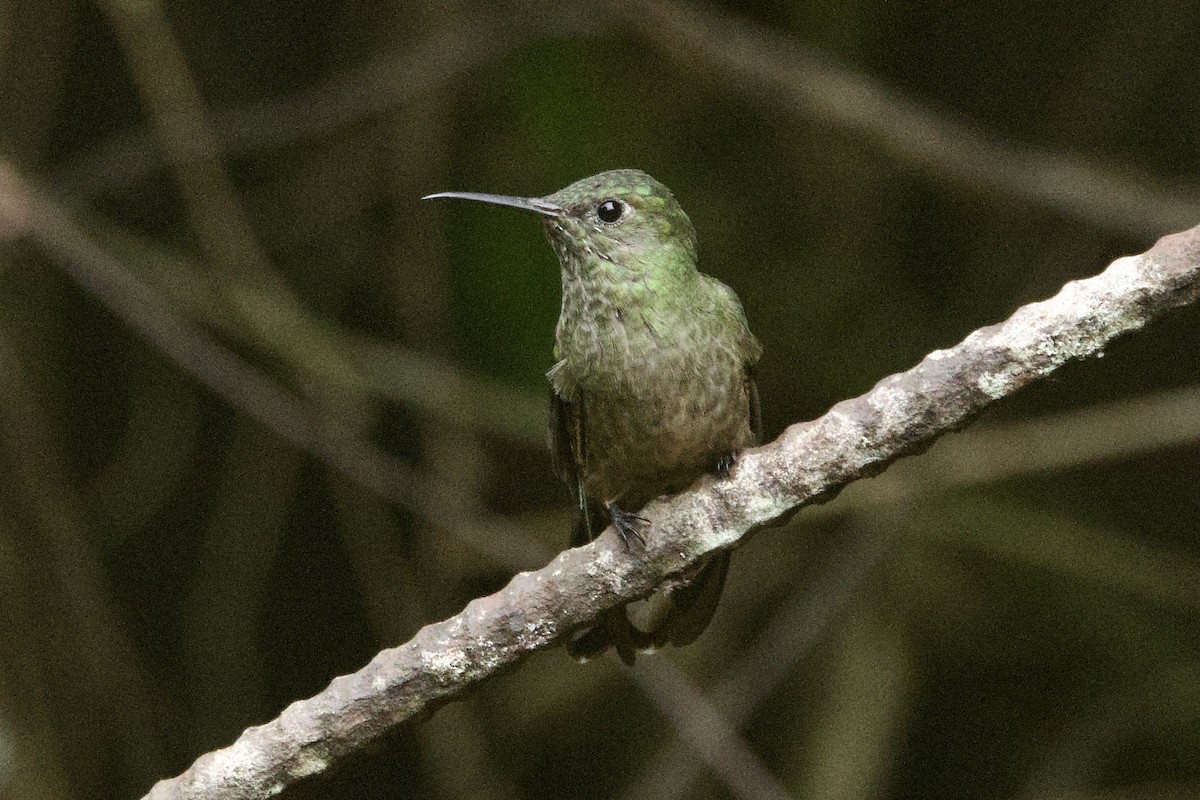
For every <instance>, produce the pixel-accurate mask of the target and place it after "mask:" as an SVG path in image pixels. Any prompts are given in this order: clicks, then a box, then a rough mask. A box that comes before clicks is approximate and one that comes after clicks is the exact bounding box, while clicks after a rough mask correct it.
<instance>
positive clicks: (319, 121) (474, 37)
mask: <svg viewBox="0 0 1200 800" xmlns="http://www.w3.org/2000/svg"><path fill="white" fill-rule="evenodd" d="M595 11H596V8H595V7H594V6H588V7H584V6H583V5H580V6H579V7H578V8H576V9H573V10H572V9H568V10H567V12H568V13H556V14H554V15H553V19H547V16H546V15H545V14H544V13H543V12H542V11H540V10H538V9H536V7H533V6H525V5H520V4H519V5H517V6H488V7H486V8H485V7H482V6H481V7H480V10H478V11H474V12H472V13H470V14H468V15H467V16H465V17H461V18H457V19H456V20H455V24H454V25H453V26H451V27H446V28H441V29H438V30H435V31H432V32H430V33H429V34H428V35H426V36H424V37H422V38H421V39H420V40H419V41H417V42H415V43H413V44H412V45H410V46H408V47H405V48H404V49H403V50H399V51H394V52H387V53H383V54H381V55H379V56H377V57H376V58H374V59H372V60H371V61H369V62H367V63H366V64H364V65H363V66H362V67H360V68H359V69H358V70H355V71H352V72H348V73H345V74H341V75H337V76H335V77H333V78H329V79H328V80H325V81H323V82H321V83H318V84H317V85H315V86H312V87H311V88H308V89H305V90H303V91H300V92H297V93H295V94H290V95H283V96H279V97H272V98H267V99H265V100H261V101H258V102H255V103H252V104H250V105H247V106H244V107H241V108H233V109H225V110H216V111H214V112H213V113H212V115H211V117H210V120H211V125H212V130H213V133H214V136H215V139H216V142H217V146H218V147H219V148H220V152H222V153H225V154H226V155H231V154H237V153H247V152H254V151H257V150H266V149H271V148H278V147H284V146H286V145H288V144H292V143H295V142H302V141H311V140H315V139H319V138H321V137H322V136H329V135H331V134H334V133H336V132H337V131H338V130H339V129H341V128H344V127H346V126H348V125H351V124H353V123H354V122H356V121H359V120H363V119H369V118H371V117H375V116H378V115H380V114H384V113H387V112H389V111H392V110H394V109H396V108H398V107H401V106H403V105H404V104H405V103H407V102H410V101H412V100H414V99H416V98H419V97H422V96H424V95H426V94H429V93H430V92H434V91H437V90H439V89H442V88H445V87H446V86H449V85H452V84H453V83H454V82H455V81H456V80H459V79H461V78H462V77H463V76H464V75H465V74H467V73H468V72H470V71H471V70H473V69H477V68H479V67H480V66H482V65H484V64H487V63H489V62H492V61H495V60H497V59H499V58H500V57H501V56H503V55H504V54H506V53H508V52H510V51H512V50H514V49H516V48H518V47H520V46H522V45H524V44H527V43H528V42H530V41H532V40H534V39H537V38H539V37H545V36H571V35H577V36H587V35H592V34H599V33H603V32H605V31H606V30H607V28H608V26H607V24H606V22H605V20H604V18H603V15H598V14H596V13H595ZM526 12H528V13H526ZM163 166H164V164H163V157H162V153H161V152H160V150H159V148H158V145H157V142H156V141H155V138H154V136H153V135H152V134H150V133H148V132H146V131H141V130H138V131H129V132H126V133H124V134H120V135H118V136H116V137H113V138H111V139H108V140H105V141H104V142H102V143H101V144H99V145H98V146H96V147H94V148H90V149H89V150H88V151H86V152H84V153H81V154H80V155H79V156H77V157H76V158H74V159H73V160H71V161H69V162H68V163H66V164H64V165H62V166H60V167H59V168H58V169H56V170H54V171H53V172H52V173H51V174H50V176H49V183H50V185H51V186H53V187H54V189H55V191H57V192H59V193H61V194H62V195H63V196H66V197H71V198H78V199H86V198H92V197H95V196H96V195H98V194H100V193H102V192H104V191H105V190H107V189H111V188H120V187H125V186H128V185H130V184H133V183H135V182H136V181H138V180H141V179H144V178H145V177H146V176H148V175H150V174H152V173H154V172H155V171H156V170H159V169H161V168H162V167H163Z"/></svg>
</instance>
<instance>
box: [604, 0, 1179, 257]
mask: <svg viewBox="0 0 1200 800" xmlns="http://www.w3.org/2000/svg"><path fill="white" fill-rule="evenodd" d="M609 5H610V7H611V8H613V9H615V10H616V12H617V13H618V14H619V16H620V18H621V19H622V21H623V22H624V23H625V24H626V25H627V26H628V27H629V28H630V29H631V30H633V31H635V32H636V33H637V34H639V35H640V36H641V37H642V38H643V39H645V40H646V41H647V42H649V43H650V44H652V45H654V46H655V47H658V48H659V49H661V50H662V51H663V52H665V53H668V54H670V55H672V56H673V57H675V58H676V59H679V60H681V61H684V62H685V66H686V67H688V68H689V69H690V70H692V71H695V70H696V69H697V68H700V69H703V70H704V71H705V72H706V73H708V74H711V75H714V76H716V77H717V79H718V80H721V81H723V82H725V83H727V84H730V85H732V86H735V87H737V88H738V89H740V90H742V91H744V92H748V93H750V94H760V95H761V96H764V97H769V98H773V99H775V100H776V101H778V102H781V103H782V104H783V106H784V107H785V108H787V109H788V110H790V111H792V112H793V113H795V114H797V115H799V116H800V118H801V122H802V124H807V123H810V122H812V121H813V120H816V121H819V122H822V123H824V124H826V125H831V126H833V127H835V128H839V129H843V130H846V131H848V132H850V133H852V134H855V135H857V136H861V137H863V138H864V139H866V140H867V141H869V142H870V143H871V144H873V145H874V146H876V147H878V148H879V149H880V150H881V151H882V152H884V153H887V154H888V155H890V156H892V157H893V158H895V159H897V160H899V161H901V162H904V163H908V164H915V165H917V166H919V167H921V168H922V169H925V170H927V171H929V172H930V173H931V174H933V175H935V176H937V177H939V178H941V179H944V180H950V181H953V182H955V183H958V184H960V185H964V186H967V187H969V188H975V189H983V190H987V191H989V192H994V193H999V194H1001V195H1005V196H1011V197H1017V198H1021V199H1023V200H1025V201H1027V202H1031V203H1035V204H1038V205H1042V206H1045V207H1047V208H1051V209H1054V210H1055V211H1058V212H1059V213H1062V214H1066V215H1067V216H1070V217H1072V218H1074V219H1077V220H1079V221H1081V222H1088V223H1091V224H1093V225H1100V226H1103V227H1105V228H1108V229H1110V230H1114V231H1122V232H1125V233H1130V234H1134V235H1137V236H1141V237H1144V238H1146V239H1149V238H1152V237H1154V236H1158V235H1161V234H1163V233H1166V232H1167V231H1172V230H1178V229H1181V228H1186V227H1189V226H1191V225H1193V224H1194V223H1195V221H1196V220H1197V219H1200V193H1198V192H1197V191H1196V189H1195V188H1194V187H1193V188H1190V189H1179V190H1172V189H1169V188H1167V187H1166V186H1161V185H1155V183H1154V182H1153V181H1151V180H1150V179H1149V178H1144V179H1141V180H1138V179H1131V178H1128V177H1126V176H1125V175H1122V174H1118V172H1116V171H1115V170H1111V169H1104V168H1101V167H1099V166H1098V165H1094V164H1090V163H1088V162H1086V161H1084V160H1083V159H1081V158H1078V157H1069V156H1064V155H1062V154H1061V153H1057V152H1053V151H1049V150H1044V149H1041V148H1037V147H1032V146H1023V145H1019V144H1015V143H1008V142H1004V141H1001V140H999V139H996V138H994V137H992V136H988V135H987V134H985V133H983V132H982V131H981V130H979V129H978V128H976V127H973V126H971V125H969V124H967V123H964V122H960V121H958V120H956V119H953V118H952V117H951V116H950V115H949V114H946V113H944V112H940V111H938V110H936V109H934V108H933V107H931V106H930V105H928V104H923V103H919V102H917V101H916V100H913V99H911V98H908V97H905V96H904V95H903V94H901V93H900V92H898V91H896V90H895V89H894V88H891V87H888V86H884V85H883V84H882V83H880V82H878V81H876V80H874V79H872V78H869V77H867V76H866V75H863V74H860V73H856V72H852V71H850V70H847V69H844V68H842V67H839V66H837V65H836V64H834V63H833V62H832V61H831V60H830V59H828V58H826V57H824V56H823V55H821V54H819V53H817V52H816V51H815V50H813V49H812V48H810V47H807V46H805V45H804V44H803V43H802V42H799V41H797V40H796V39H795V38H792V37H786V36H782V35H780V34H778V33H774V32H771V31H768V30H767V29H765V28H761V27H758V26H755V25H753V24H751V23H750V22H748V21H746V20H744V19H740V18H738V17H736V16H734V15H732V14H728V13H723V12H717V11H716V10H707V9H706V8H705V7H704V6H702V5H698V4H695V3H686V4H685V3H682V2H676V0H619V2H614V3H611V4H609Z"/></svg>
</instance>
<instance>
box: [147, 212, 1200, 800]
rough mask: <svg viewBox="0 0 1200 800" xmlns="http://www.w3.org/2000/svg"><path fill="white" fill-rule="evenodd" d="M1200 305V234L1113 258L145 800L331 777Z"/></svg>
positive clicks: (512, 589) (485, 604)
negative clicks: (644, 530)
mask: <svg viewBox="0 0 1200 800" xmlns="http://www.w3.org/2000/svg"><path fill="white" fill-rule="evenodd" d="M1197 297H1200V227H1197V228H1193V229H1192V230H1189V231H1187V232H1185V233H1180V234H1175V235H1172V236H1168V237H1164V238H1163V239H1161V240H1160V241H1159V242H1158V243H1157V244H1156V245H1155V246H1154V247H1153V248H1151V249H1150V250H1149V251H1147V252H1146V253H1143V254H1142V255H1139V256H1130V257H1126V258H1121V259H1118V260H1117V261H1115V262H1113V264H1112V265H1110V266H1109V268H1108V269H1107V270H1105V271H1104V272H1103V273H1101V274H1100V275H1098V276H1096V277H1094V278H1089V279H1087V280H1081V281H1073V282H1071V283H1069V284H1067V285H1066V286H1064V287H1063V289H1062V290H1061V291H1060V292H1059V293H1058V294H1057V295H1055V296H1054V297H1053V298H1051V299H1049V300H1045V301H1043V302H1040V303H1032V304H1029V305H1026V306H1023V307H1022V308H1020V309H1018V310H1017V312H1016V313H1015V314H1013V315H1012V316H1011V317H1010V318H1009V319H1008V320H1007V321H1005V322H1003V323H1000V324H998V325H993V326H991V327H987V328H982V329H980V330H977V331H975V332H974V333H972V334H971V335H970V336H968V337H967V338H966V339H965V340H964V341H963V342H961V343H960V344H958V345H957V346H955V347H953V348H950V349H947V350H938V351H935V352H933V353H930V354H929V355H928V356H927V357H926V358H925V359H924V360H923V361H922V362H921V363H920V364H918V365H917V366H916V367H914V368H912V369H910V370H909V371H907V372H904V373H900V374H896V375H892V376H889V377H887V378H885V379H883V380H882V381H880V382H879V383H878V384H876V386H875V388H873V389H872V390H871V391H870V392H868V393H867V394H865V395H862V396H861V397H857V398H855V399H852V400H846V401H843V402H841V403H839V404H837V405H836V406H834V407H833V409H831V410H830V411H829V412H828V413H827V414H825V415H824V416H823V417H821V418H819V419H817V420H814V421H812V422H808V423H801V424H796V425H793V426H791V427H790V428H788V429H787V430H786V431H785V432H784V434H783V435H782V436H780V437H779V438H778V439H777V440H775V441H774V442H772V443H771V444H768V445H766V446H764V447H761V448H757V449H755V450H751V451H749V452H747V453H745V454H744V455H743V457H742V458H741V459H740V460H739V463H738V466H737V468H736V469H735V470H734V472H733V474H732V475H730V476H729V478H728V479H725V480H721V481H714V480H711V479H705V480H703V481H701V482H700V483H699V484H698V485H697V486H696V487H693V488H692V489H690V490H689V491H686V492H684V493H682V494H680V495H677V496H675V497H672V498H668V499H665V500H659V501H655V502H654V503H651V504H650V505H649V506H648V507H647V508H646V509H645V513H646V515H647V517H649V518H650V520H651V522H652V526H653V528H652V530H653V534H652V535H651V536H649V537H647V541H646V545H645V548H644V549H643V550H642V551H640V552H637V553H630V552H627V551H626V550H625V549H623V548H622V547H621V546H620V544H619V543H618V541H617V537H616V536H615V535H613V534H611V533H606V534H605V535H604V536H601V537H600V538H599V539H598V540H597V541H595V542H592V543H591V544H589V545H587V546H585V547H580V548H576V549H573V550H568V551H566V552H564V553H561V554H560V555H559V556H558V557H557V558H555V559H554V560H553V561H552V562H551V563H550V564H549V565H548V566H546V567H544V568H542V569H541V570H538V571H536V572H528V573H521V574H519V575H517V576H516V577H514V578H513V580H512V581H511V582H510V583H509V584H508V586H506V587H505V588H504V589H502V590H501V591H499V592H497V593H495V594H493V595H490V596H488V597H483V598H479V599H476V600H474V601H472V602H471V603H470V604H468V605H467V607H466V609H464V610H463V611H462V612H461V613H459V614H457V615H455V616H454V617H451V618H449V619H447V620H444V621H442V622H438V623H435V624H432V625H428V626H426V627H425V628H422V629H421V630H420V631H419V632H418V633H417V635H416V636H415V637H414V638H413V639H412V640H410V641H409V642H408V643H407V644H405V645H402V646H400V647H397V648H394V649H390V650H385V651H383V652H381V653H379V654H378V655H377V656H376V657H375V658H374V659H373V660H372V661H371V663H370V664H368V665H367V666H365V667H364V668H363V669H361V670H359V671H358V672H356V673H354V674H352V675H346V676H343V677H339V678H336V679H335V680H334V681H333V682H332V683H331V684H330V685H329V687H328V688H326V689H325V690H324V691H322V692H321V693H319V694H318V695H316V696H314V697H312V698H309V699H308V700H303V701H297V702H295V703H293V704H291V705H290V706H288V707H287V708H286V709H284V711H283V713H282V714H281V715H280V716H279V717H278V718H276V719H275V720H273V721H271V722H269V723H267V724H265V725H262V726H258V727H254V728H249V729H247V730H246V731H245V732H244V733H243V734H242V736H241V737H240V738H239V739H238V740H237V741H236V742H234V743H233V744H232V745H230V746H229V747H227V748H224V749H222V750H217V751H213V752H211V753H208V754H207V755H204V756H201V757H200V758H199V759H197V761H196V762H195V763H194V764H193V765H192V766H191V767H190V768H189V769H188V770H187V771H186V772H184V773H183V774H182V775H180V776H178V777H176V778H172V779H169V780H164V781H161V782H159V783H158V784H156V785H155V787H154V788H153V789H152V790H151V792H150V793H149V794H148V795H147V797H148V798H155V799H156V800H163V799H164V798H172V799H173V800H179V799H181V798H189V800H200V799H201V798H214V799H215V798H222V800H240V799H241V798H251V797H263V796H265V795H266V794H268V793H276V792H278V791H282V790H283V789H284V788H285V787H286V786H287V785H289V784H290V783H292V782H294V781H296V780H299V779H300V778H302V777H305V776H310V775H314V774H316V773H319V772H323V771H324V770H326V769H328V768H329V767H330V766H331V765H332V764H333V763H335V762H337V761H338V760H340V759H342V758H344V757H345V756H347V755H349V754H350V753H353V752H355V751H357V750H359V749H361V748H362V747H364V746H366V745H367V744H368V743H370V742H373V741H376V740H377V739H378V738H379V737H380V736H382V735H383V734H384V733H386V732H387V731H388V730H390V729H391V728H393V727H394V726H396V725H398V724H400V723H402V722H404V721H406V720H411V719H413V718H415V717H418V716H420V715H423V714H427V713H430V712H431V711H433V710H434V709H436V708H437V707H438V706H440V705H442V704H444V703H445V702H447V701H448V700H450V699H453V698H455V697H457V696H459V695H461V694H463V693H464V692H466V691H468V690H469V689H471V688H472V687H474V686H475V685H476V684H478V683H479V682H480V681H482V680H484V679H486V678H489V677H492V676H493V675H496V674H497V673H499V672H501V671H503V670H505V669H508V668H511V667H513V666H515V665H516V664H517V663H518V662H519V661H520V660H521V659H522V658H524V657H525V656H527V655H528V654H529V653H530V652H532V651H534V650H538V649H542V648H546V647H550V646H551V645H553V644H555V643H556V642H557V641H559V639H561V638H562V637H563V636H565V635H567V634H568V633H569V632H571V631H573V630H575V629H577V628H578V627H580V626H581V625H584V624H586V623H587V622H588V621H590V620H592V619H595V617H596V616H597V615H598V614H599V613H601V612H602V611H603V610H605V609H608V608H612V607H614V606H616V605H618V604H622V603H625V602H628V601H631V600H634V599H636V598H639V597H642V596H644V595H645V594H647V593H648V592H650V591H652V590H654V589H655V588H656V587H658V586H661V585H662V584H663V583H664V582H665V581H669V580H670V579H671V578H672V576H675V575H678V574H680V573H681V572H682V571H685V570H687V569H689V568H691V567H693V566H694V565H695V564H697V563H699V562H700V561H701V560H703V559H705V558H707V557H709V556H711V554H712V553H714V552H716V551H718V550H723V549H727V548H731V547H735V546H738V545H740V544H742V543H743V542H744V541H746V540H747V539H748V538H749V535H750V533H751V532H753V531H755V530H758V529H760V528H762V527H763V526H766V525H769V524H772V523H774V522H777V521H780V520H782V519H786V518H788V517H789V516H791V515H792V514H794V513H795V512H796V511H797V510H798V509H799V508H800V507H801V506H803V505H808V504H810V503H814V502H821V501H826V500H829V499H831V498H832V497H833V496H834V495H836V494H837V492H839V491H840V490H841V489H842V488H843V487H844V486H845V485H847V484H848V483H850V482H852V481H854V480H856V479H857V478H860V477H865V476H869V475H874V474H876V473H878V472H880V471H881V470H883V469H884V468H886V466H887V465H888V464H890V463H891V462H892V461H894V460H895V459H897V458H900V457H902V456H904V455H908V454H912V453H915V452H919V451H920V450H922V449H924V448H927V447H928V446H929V445H930V443H931V442H933V440H934V439H936V438H937V437H938V436H940V435H941V434H943V433H946V432H948V431H951V430H956V429H958V428H960V427H962V426H963V425H965V424H967V423H968V422H969V421H970V420H971V419H973V418H974V417H975V416H976V415H978V414H979V413H981V412H982V411H983V410H984V409H985V408H987V407H989V406H990V405H992V404H993V403H995V402H996V401H998V400H1000V399H1002V398H1005V397H1008V396H1010V395H1012V394H1014V393H1015V392H1017V391H1019V390H1020V389H1022V388H1023V387H1025V386H1027V385H1028V384H1030V383H1032V382H1034V381H1036V380H1038V379H1040V378H1042V377H1045V376H1046V375H1048V374H1050V373H1051V372H1053V371H1055V370H1056V369H1058V368H1059V367H1061V366H1063V365H1064V364H1066V363H1068V362H1070V361H1074V360H1076V359H1080V358H1086V357H1089V356H1092V355H1095V354H1096V353H1097V352H1101V351H1102V350H1103V348H1104V347H1105V346H1106V345H1108V343H1109V342H1111V341H1112V339H1114V338H1115V337H1117V336H1120V335H1122V334H1125V333H1129V332H1131V331H1135V330H1139V329H1140V328H1142V327H1143V326H1145V325H1146V324H1147V323H1148V322H1150V321H1151V320H1153V319H1155V318H1157V317H1159V316H1161V315H1162V314H1164V313H1166V312H1167V311H1169V310H1172V309H1175V308H1179V307H1181V306H1184V305H1186V304H1189V303H1192V302H1194V301H1195V300H1196V299H1197Z"/></svg>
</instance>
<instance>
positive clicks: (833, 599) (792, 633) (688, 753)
mask: <svg viewBox="0 0 1200 800" xmlns="http://www.w3.org/2000/svg"><path fill="white" fill-rule="evenodd" d="M872 527H874V526H868V525H861V526H855V527H854V529H853V530H852V531H848V532H847V534H846V535H845V536H844V537H843V538H844V540H845V541H844V542H843V546H839V547H838V548H835V550H834V552H833V553H832V555H831V557H830V562H829V563H828V564H827V565H825V566H824V568H822V569H816V570H813V573H812V574H813V575H815V576H816V581H815V583H812V584H808V585H804V586H798V587H796V589H795V590H794V591H793V592H792V593H791V595H790V596H789V597H788V598H787V599H786V600H785V601H784V602H783V603H781V604H780V606H779V611H778V613H776V614H775V615H774V616H773V617H772V618H771V620H770V622H768V623H767V624H766V625H765V626H764V627H763V628H762V630H761V632H760V633H759V635H758V638H757V639H756V640H755V642H754V644H753V645H752V646H751V647H750V648H748V650H747V651H746V653H745V654H744V655H742V656H741V657H740V658H739V659H738V661H737V662H736V663H735V664H733V665H732V666H731V667H730V669H729V670H728V673H727V675H726V677H725V678H724V679H723V680H722V681H721V682H720V683H719V684H718V685H717V687H716V688H715V689H713V690H712V691H711V692H710V693H709V694H708V695H707V702H708V703H710V704H711V705H712V707H713V709H715V711H716V713H718V714H719V715H720V716H721V718H722V719H723V720H724V724H725V725H728V726H729V727H730V728H732V729H734V730H739V729H740V728H741V727H742V726H743V725H745V724H746V723H747V722H748V721H749V719H750V717H751V715H752V714H753V713H754V712H755V711H756V710H757V709H758V707H759V706H760V705H762V703H763V702H765V701H766V699H767V698H768V697H770V696H771V695H773V694H774V693H775V691H776V690H778V689H779V687H780V686H781V685H782V684H783V682H784V681H785V680H787V678H788V677H789V676H790V675H792V674H793V673H794V671H795V669H796V668H797V666H798V665H799V664H800V662H802V661H804V659H805V658H807V657H808V655H809V653H811V652H812V649H813V647H814V646H815V645H816V642H817V640H818V638H819V637H820V636H821V635H822V634H823V633H824V632H825V631H826V630H827V629H828V627H829V624H830V622H831V621H832V620H833V619H834V617H835V616H837V615H838V614H839V613H840V612H841V611H842V610H843V609H844V608H845V607H846V606H847V605H848V604H849V602H850V600H851V599H852V598H853V597H855V596H856V595H857V594H858V593H859V590H860V588H861V587H862V584H863V582H864V581H865V580H866V578H867V576H868V575H869V574H870V573H871V570H872V569H873V568H874V567H875V565H876V564H878V563H879V561H880V559H881V558H882V557H883V555H884V554H885V553H886V552H887V550H888V545H889V544H890V542H888V541H885V538H884V537H883V536H882V535H880V534H879V533H878V532H876V531H873V530H871V528H872ZM680 677H681V679H683V678H682V676H680ZM639 688H641V689H642V691H643V692H646V693H647V694H649V693H651V692H654V693H655V697H654V699H655V703H656V705H660V706H661V705H663V704H666V703H672V705H674V706H675V707H677V708H679V707H680V701H681V700H682V698H679V697H676V698H673V699H672V698H669V697H668V698H663V697H660V696H658V692H659V691H661V687H660V685H658V684H653V683H652V684H649V685H642V684H640V683H639ZM684 711H686V709H684ZM702 756H703V754H702V753H700V752H696V751H694V750H693V749H692V748H690V747H689V746H688V743H687V742H685V741H681V740H679V739H675V740H671V741H669V742H667V743H666V744H665V745H663V747H662V748H660V749H659V751H658V752H657V753H655V754H654V755H653V756H651V757H650V758H649V759H647V761H646V766H645V767H643V768H642V770H641V772H640V774H639V776H638V777H637V778H636V779H635V780H634V781H633V782H632V783H631V785H630V787H629V788H628V790H627V791H626V792H625V794H624V798H625V800H651V798H653V800H672V798H677V797H683V796H684V795H685V794H686V793H687V792H688V790H689V789H691V788H692V784H693V782H694V781H695V780H696V778H697V777H698V776H699V775H700V773H701V771H702V770H703V769H704V766H705V764H706V762H707V759H706V758H705V759H703V760H702V758H700V757H702ZM722 777H724V776H722ZM727 783H728V781H727Z"/></svg>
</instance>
